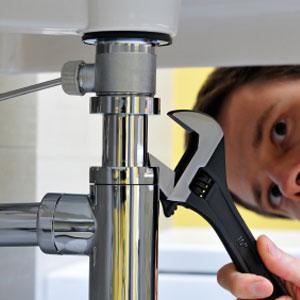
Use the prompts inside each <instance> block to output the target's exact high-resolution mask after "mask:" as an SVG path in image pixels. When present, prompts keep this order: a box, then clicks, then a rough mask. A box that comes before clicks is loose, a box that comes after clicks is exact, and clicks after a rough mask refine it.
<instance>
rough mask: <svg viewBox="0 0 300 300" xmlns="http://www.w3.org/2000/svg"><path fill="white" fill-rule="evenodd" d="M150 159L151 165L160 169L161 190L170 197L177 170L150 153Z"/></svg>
mask: <svg viewBox="0 0 300 300" xmlns="http://www.w3.org/2000/svg"><path fill="white" fill-rule="evenodd" d="M149 160H150V165H151V167H157V168H158V169H159V188H160V190H161V191H162V192H163V193H164V194H165V196H166V197H169V196H170V194H171V193H172V191H173V189H174V185H175V172H174V171H173V170H172V169H170V168H169V167H168V166H167V165H165V164H164V163H163V162H161V161H160V160H159V159H158V158H156V157H155V156H154V155H152V154H149Z"/></svg>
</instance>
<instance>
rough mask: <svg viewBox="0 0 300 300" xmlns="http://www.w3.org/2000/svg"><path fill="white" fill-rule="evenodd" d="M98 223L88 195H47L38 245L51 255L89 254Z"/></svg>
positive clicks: (42, 212)
mask: <svg viewBox="0 0 300 300" xmlns="http://www.w3.org/2000/svg"><path fill="white" fill-rule="evenodd" d="M95 232H96V221H95V217H94V214H93V211H92V209H91V206H90V201H89V197H88V196H86V195H72V194H47V195H46V196H45V197H44V198H43V200H42V202H41V205H40V209H39V215H38V244H39V246H40V248H41V250H42V251H43V252H46V253H52V254H89V252H90V249H91V247H92V244H93V239H94V234H95Z"/></svg>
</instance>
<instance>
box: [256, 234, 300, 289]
mask: <svg viewBox="0 0 300 300" xmlns="http://www.w3.org/2000/svg"><path fill="white" fill-rule="evenodd" d="M257 249H258V252H259V255H260V257H261V258H262V260H263V262H264V264H265V265H266V267H267V268H268V269H269V270H270V271H271V272H272V273H274V274H275V275H277V276H278V277H280V278H282V279H283V280H286V281H289V282H291V283H293V284H294V285H296V286H298V287H300V260H299V259H297V258H295V257H292V256H290V255H288V254H287V253H285V252H284V251H282V250H280V249H279V248H278V247H277V246H276V245H275V244H274V243H273V242H272V241H271V240H270V239H269V238H268V237H266V236H264V235H263V236H260V237H259V238H258V240H257Z"/></svg>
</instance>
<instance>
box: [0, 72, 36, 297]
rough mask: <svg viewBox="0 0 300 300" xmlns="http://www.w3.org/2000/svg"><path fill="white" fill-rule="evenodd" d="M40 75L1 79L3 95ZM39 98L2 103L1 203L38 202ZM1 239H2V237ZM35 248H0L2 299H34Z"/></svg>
mask: <svg viewBox="0 0 300 300" xmlns="http://www.w3.org/2000/svg"><path fill="white" fill-rule="evenodd" d="M35 80H36V76H33V75H27V76H26V75H24V76H20V75H19V76H1V77H0V93H1V92H5V91H8V90H11V89H14V88H17V87H21V86H25V85H27V84H31V83H34V82H35ZM36 99H37V96H36V95H27V96H23V97H19V98H16V99H14V100H10V101H4V102H0V203H10V202H11V203H12V202H34V201H35V194H36V145H37V139H36V128H37V109H36V105H37V100H36ZM0 238H1V237H0ZM34 253H35V252H34V249H33V248H0V276H1V280H0V299H1V300H17V299H23V300H32V299H34V285H35V274H34V273H35V256H34Z"/></svg>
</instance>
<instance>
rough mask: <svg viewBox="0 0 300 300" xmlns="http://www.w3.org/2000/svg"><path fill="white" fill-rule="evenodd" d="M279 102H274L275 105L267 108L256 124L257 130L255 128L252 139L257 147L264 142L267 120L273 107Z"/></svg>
mask: <svg viewBox="0 0 300 300" xmlns="http://www.w3.org/2000/svg"><path fill="white" fill-rule="evenodd" d="M277 104H278V102H277V103H274V104H273V105H271V106H270V107H269V108H268V109H266V110H265V111H264V112H263V113H262V114H261V115H260V117H259V118H258V120H257V122H256V125H255V130H254V136H253V140H252V146H253V147H254V148H255V149H257V148H258V147H259V146H260V145H261V143H262V139H263V130H264V127H265V124H266V121H267V120H268V118H269V116H270V114H271V113H272V111H273V109H274V108H275V107H276V105H277Z"/></svg>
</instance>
